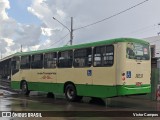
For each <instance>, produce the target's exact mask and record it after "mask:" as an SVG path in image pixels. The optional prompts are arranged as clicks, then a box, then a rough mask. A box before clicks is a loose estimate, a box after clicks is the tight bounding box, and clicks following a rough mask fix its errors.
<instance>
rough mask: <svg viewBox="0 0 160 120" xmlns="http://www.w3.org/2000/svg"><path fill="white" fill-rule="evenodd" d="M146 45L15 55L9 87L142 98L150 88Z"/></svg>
mask: <svg viewBox="0 0 160 120" xmlns="http://www.w3.org/2000/svg"><path fill="white" fill-rule="evenodd" d="M150 59H151V58H150V47H149V43H147V42H146V41H143V40H139V39H133V38H117V39H111V40H104V41H98V42H92V43H85V44H80V45H73V46H65V47H60V48H52V49H45V50H38V51H31V52H21V53H16V54H15V55H14V57H13V58H12V72H11V74H12V75H11V86H12V88H13V89H21V90H22V92H23V93H24V94H29V92H30V91H44V92H51V93H58V94H65V96H66V98H67V100H69V101H78V100H81V99H82V97H83V96H90V97H99V98H108V97H114V96H122V95H132V94H145V93H149V92H150V90H151V88H150V87H151V86H150V73H151V63H150V61H151V60H150Z"/></svg>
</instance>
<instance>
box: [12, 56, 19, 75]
mask: <svg viewBox="0 0 160 120" xmlns="http://www.w3.org/2000/svg"><path fill="white" fill-rule="evenodd" d="M19 68H20V58H19V57H13V58H12V59H11V77H12V76H13V75H14V74H16V73H17V72H19Z"/></svg>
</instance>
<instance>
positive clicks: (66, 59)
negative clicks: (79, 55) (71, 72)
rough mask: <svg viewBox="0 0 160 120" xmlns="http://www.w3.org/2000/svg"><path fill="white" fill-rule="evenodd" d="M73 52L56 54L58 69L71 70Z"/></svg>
mask: <svg viewBox="0 0 160 120" xmlns="http://www.w3.org/2000/svg"><path fill="white" fill-rule="evenodd" d="M72 59H73V52H72V51H71V50H70V51H63V52H59V53H58V67H59V68H71V67H72Z"/></svg>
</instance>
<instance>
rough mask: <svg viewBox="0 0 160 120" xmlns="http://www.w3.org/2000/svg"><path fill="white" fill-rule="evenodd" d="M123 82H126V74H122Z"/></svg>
mask: <svg viewBox="0 0 160 120" xmlns="http://www.w3.org/2000/svg"><path fill="white" fill-rule="evenodd" d="M122 80H123V81H124V80H126V76H125V73H122Z"/></svg>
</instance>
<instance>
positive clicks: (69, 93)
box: [65, 84, 82, 102]
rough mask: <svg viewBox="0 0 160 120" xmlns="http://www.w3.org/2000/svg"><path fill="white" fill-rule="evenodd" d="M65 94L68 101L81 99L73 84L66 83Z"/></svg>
mask: <svg viewBox="0 0 160 120" xmlns="http://www.w3.org/2000/svg"><path fill="white" fill-rule="evenodd" d="M65 96H66V99H67V100H68V101H71V102H75V101H80V100H81V99H82V97H81V96H77V91H76V88H75V86H74V85H73V84H68V85H67V86H66V87H65Z"/></svg>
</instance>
